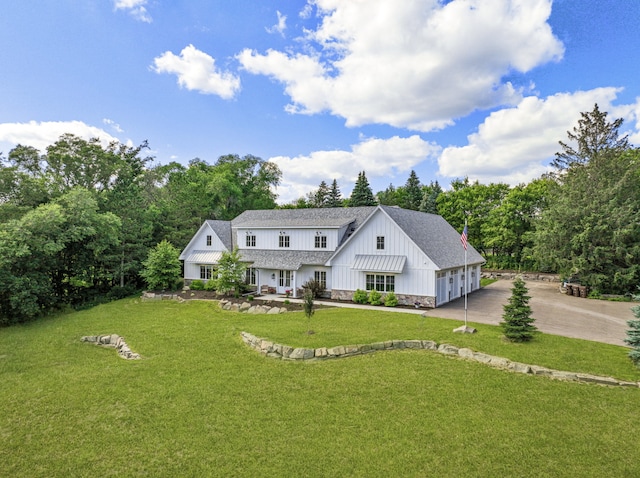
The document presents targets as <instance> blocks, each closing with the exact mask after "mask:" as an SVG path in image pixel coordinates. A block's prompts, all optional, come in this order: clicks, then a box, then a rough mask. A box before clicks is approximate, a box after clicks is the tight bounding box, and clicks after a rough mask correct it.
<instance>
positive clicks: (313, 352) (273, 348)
mask: <svg viewBox="0 0 640 478" xmlns="http://www.w3.org/2000/svg"><path fill="white" fill-rule="evenodd" d="M240 335H241V337H242V341H243V342H244V343H245V344H247V345H248V346H249V347H250V348H252V349H254V350H256V351H258V352H260V353H261V354H262V355H265V356H267V357H270V358H275V359H280V360H295V361H300V360H304V361H320V360H328V359H337V358H346V357H353V356H356V355H363V354H368V353H373V352H377V351H383V350H401V349H419V350H432V351H435V352H438V353H440V354H443V355H447V356H454V357H459V358H462V359H465V360H471V361H474V362H479V363H482V364H485V365H488V366H490V367H493V368H497V369H501V370H508V371H510V372H515V373H523V374H530V375H539V376H543V377H547V378H551V379H554V380H563V381H566V382H581V383H590V384H597V385H609V386H616V387H635V388H639V387H640V382H628V381H624V380H618V379H615V378H613V377H605V376H600V375H591V374H586V373H578V372H567V371H563V370H554V369H550V368H546V367H540V366H538V365H529V364H524V363H520V362H513V361H511V360H509V359H506V358H504V357H496V356H494V355H488V354H485V353H482V352H474V351H473V350H471V349H469V348H459V347H456V346H455V345H451V344H438V343H437V342H435V341H433V340H387V341H384V342H374V343H371V344H358V345H339V346H337V347H330V348H327V347H320V348H316V349H309V348H303V347H297V348H296V347H291V346H289V345H283V344H278V343H274V342H273V341H270V340H268V339H265V338H261V337H256V336H255V335H253V334H250V333H248V332H240Z"/></svg>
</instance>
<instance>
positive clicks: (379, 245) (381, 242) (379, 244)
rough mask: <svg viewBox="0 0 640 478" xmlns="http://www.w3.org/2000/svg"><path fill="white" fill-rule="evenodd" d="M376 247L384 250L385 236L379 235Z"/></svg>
mask: <svg viewBox="0 0 640 478" xmlns="http://www.w3.org/2000/svg"><path fill="white" fill-rule="evenodd" d="M376 249H378V250H379V251H382V250H384V236H378V237H377V238H376Z"/></svg>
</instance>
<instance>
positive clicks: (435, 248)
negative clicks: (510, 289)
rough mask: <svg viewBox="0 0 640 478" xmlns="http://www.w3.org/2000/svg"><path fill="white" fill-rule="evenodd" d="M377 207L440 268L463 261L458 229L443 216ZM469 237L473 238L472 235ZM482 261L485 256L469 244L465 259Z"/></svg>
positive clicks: (476, 262) (459, 263)
mask: <svg viewBox="0 0 640 478" xmlns="http://www.w3.org/2000/svg"><path fill="white" fill-rule="evenodd" d="M380 208H381V209H382V210H383V211H384V212H386V213H387V214H388V215H389V217H390V218H391V219H392V220H393V221H394V222H395V223H396V224H397V225H398V226H399V227H400V228H401V229H402V230H403V231H404V232H405V233H406V234H407V236H409V238H410V239H411V240H412V241H413V242H415V243H416V245H417V246H418V247H419V248H420V249H421V250H422V251H423V252H424V253H425V254H426V255H427V256H428V257H429V258H430V259H431V260H432V261H433V262H434V263H435V264H436V265H437V266H438V267H439V268H440V269H449V268H452V267H459V266H461V265H464V247H462V243H461V242H460V235H461V232H458V231H456V230H455V229H454V228H453V227H452V226H451V225H450V224H449V223H448V222H447V221H445V220H444V218H443V217H442V216H438V215H436V214H427V213H424V212H418V211H410V210H408V209H401V208H397V207H390V206H380ZM470 240H471V241H473V238H470ZM481 262H484V258H483V257H482V256H481V255H480V254H479V253H478V251H476V250H475V249H474V248H473V246H471V244H469V248H468V249H467V263H468V264H479V263H481Z"/></svg>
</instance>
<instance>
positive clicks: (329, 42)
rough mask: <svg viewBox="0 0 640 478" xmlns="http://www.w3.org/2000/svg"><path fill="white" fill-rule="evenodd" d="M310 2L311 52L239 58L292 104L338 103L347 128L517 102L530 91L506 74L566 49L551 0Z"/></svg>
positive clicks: (423, 127)
mask: <svg viewBox="0 0 640 478" xmlns="http://www.w3.org/2000/svg"><path fill="white" fill-rule="evenodd" d="M311 4H313V6H315V7H316V8H317V12H318V16H319V17H320V18H321V22H320V25H319V27H318V28H317V29H316V30H314V31H310V32H307V37H306V44H305V45H304V47H303V48H304V51H305V53H304V54H303V53H294V52H286V53H285V52H280V51H274V50H270V51H267V52H266V53H265V54H261V53H258V52H256V51H251V50H248V49H246V50H244V51H242V52H241V53H240V54H239V55H238V59H239V61H240V63H241V65H242V66H243V67H244V68H245V69H246V70H247V71H249V72H251V73H254V74H261V75H267V76H270V77H271V78H273V79H275V80H277V81H280V82H282V83H283V84H284V85H285V91H286V93H287V95H289V96H290V98H291V104H290V105H289V107H288V110H289V111H291V112H298V113H306V114H315V113H319V112H322V111H330V112H331V113H332V114H334V115H337V116H341V117H344V118H345V119H346V123H347V125H349V126H357V125H362V124H367V123H383V124H389V125H392V126H397V127H408V128H411V129H414V130H419V131H429V130H433V129H438V128H443V127H445V126H447V125H450V124H452V122H453V120H454V119H456V118H459V117H463V116H465V115H467V114H469V113H470V112H472V111H474V110H476V109H486V108H492V107H496V106H498V105H515V104H517V103H518V101H519V100H520V99H521V94H522V92H521V91H519V90H518V89H517V88H514V87H513V86H512V85H511V84H510V83H508V82H504V81H503V80H502V78H503V77H504V76H505V75H507V74H511V73H513V72H527V71H529V70H531V69H532V68H534V67H536V66H538V65H541V64H544V63H546V62H549V61H555V60H559V59H560V58H561V57H562V55H563V52H564V49H563V46H562V44H561V42H560V41H559V40H558V39H557V38H556V37H555V36H554V35H553V33H552V31H551V28H550V27H549V25H548V23H547V19H548V18H549V15H550V12H551V0H453V1H451V2H448V3H446V4H442V3H441V2H440V1H438V0H398V1H394V2H389V1H388V0H370V1H367V2H344V1H341V0H313V1H310V2H309V3H308V4H307V6H306V7H305V9H304V10H303V11H302V12H301V14H302V16H303V17H304V16H307V15H309V11H310V10H309V5H311ZM314 47H315V49H314ZM309 51H312V53H309Z"/></svg>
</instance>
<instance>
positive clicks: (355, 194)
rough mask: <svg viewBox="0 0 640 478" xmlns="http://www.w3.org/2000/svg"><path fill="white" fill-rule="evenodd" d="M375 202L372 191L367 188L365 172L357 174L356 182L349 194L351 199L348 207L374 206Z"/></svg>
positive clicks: (369, 187)
mask: <svg viewBox="0 0 640 478" xmlns="http://www.w3.org/2000/svg"><path fill="white" fill-rule="evenodd" d="M375 205H376V200H375V198H374V197H373V191H372V190H371V186H369V181H368V180H367V176H366V175H365V172H364V171H362V172H361V173H358V180H357V181H356V184H355V186H354V188H353V191H352V192H351V198H350V199H349V206H350V207H358V206H375Z"/></svg>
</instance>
